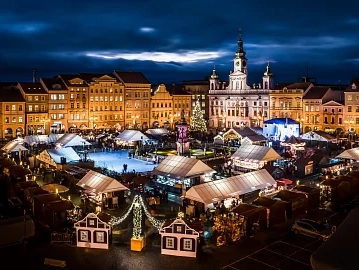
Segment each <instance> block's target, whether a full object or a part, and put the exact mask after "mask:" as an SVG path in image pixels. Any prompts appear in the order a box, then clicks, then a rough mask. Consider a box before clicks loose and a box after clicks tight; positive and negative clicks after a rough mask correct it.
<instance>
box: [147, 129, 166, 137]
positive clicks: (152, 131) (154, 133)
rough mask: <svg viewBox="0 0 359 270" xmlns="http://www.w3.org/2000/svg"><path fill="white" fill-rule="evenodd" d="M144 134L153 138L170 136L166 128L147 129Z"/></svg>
mask: <svg viewBox="0 0 359 270" xmlns="http://www.w3.org/2000/svg"><path fill="white" fill-rule="evenodd" d="M145 133H146V134H148V135H151V136H154V137H156V136H163V135H168V134H170V132H169V130H168V129H166V128H150V129H147V130H146V132H145Z"/></svg>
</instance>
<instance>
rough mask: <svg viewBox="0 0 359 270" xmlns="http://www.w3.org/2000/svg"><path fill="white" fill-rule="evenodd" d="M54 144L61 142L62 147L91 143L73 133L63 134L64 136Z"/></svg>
mask: <svg viewBox="0 0 359 270" xmlns="http://www.w3.org/2000/svg"><path fill="white" fill-rule="evenodd" d="M56 144H61V145H62V147H72V146H84V145H91V143H89V142H88V141H86V140H85V139H83V138H81V137H80V136H79V135H77V134H74V133H66V134H64V136H62V137H61V138H59V139H58V140H57V141H56Z"/></svg>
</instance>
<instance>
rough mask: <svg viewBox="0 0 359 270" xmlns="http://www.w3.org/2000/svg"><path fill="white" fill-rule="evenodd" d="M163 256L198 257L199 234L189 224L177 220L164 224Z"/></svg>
mask: <svg viewBox="0 0 359 270" xmlns="http://www.w3.org/2000/svg"><path fill="white" fill-rule="evenodd" d="M160 235H161V254H164V255H172V256H181V257H193V258H195V257H196V256H197V248H198V241H199V232H198V231H196V230H195V229H194V228H192V227H191V224H190V223H189V222H186V221H185V220H183V219H181V218H177V219H175V220H174V221H171V223H169V224H168V223H165V224H163V226H162V228H161V230H160Z"/></svg>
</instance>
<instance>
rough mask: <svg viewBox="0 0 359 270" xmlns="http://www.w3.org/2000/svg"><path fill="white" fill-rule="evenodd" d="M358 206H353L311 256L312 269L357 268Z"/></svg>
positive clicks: (358, 239) (358, 238)
mask: <svg viewBox="0 0 359 270" xmlns="http://www.w3.org/2000/svg"><path fill="white" fill-rule="evenodd" d="M358 220H359V207H356V208H354V209H353V210H352V211H351V212H350V213H349V215H348V216H347V217H346V219H345V220H344V221H343V222H342V224H341V225H339V227H338V229H337V230H336V231H335V232H334V233H333V235H331V236H330V237H329V239H328V240H327V241H325V242H324V243H323V244H322V245H321V246H320V247H319V248H318V249H317V250H316V251H315V252H314V253H313V254H312V256H311V258H310V261H311V265H312V267H313V269H314V270H334V269H358V250H357V248H356V247H357V246H358V241H359V230H358Z"/></svg>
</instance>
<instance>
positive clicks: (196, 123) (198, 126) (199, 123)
mask: <svg viewBox="0 0 359 270" xmlns="http://www.w3.org/2000/svg"><path fill="white" fill-rule="evenodd" d="M190 126H191V130H192V131H200V132H206V131H207V124H206V120H204V118H203V111H202V109H201V106H200V104H199V102H198V101H197V102H196V105H195V106H194V109H193V114H192V116H191V125H190Z"/></svg>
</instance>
